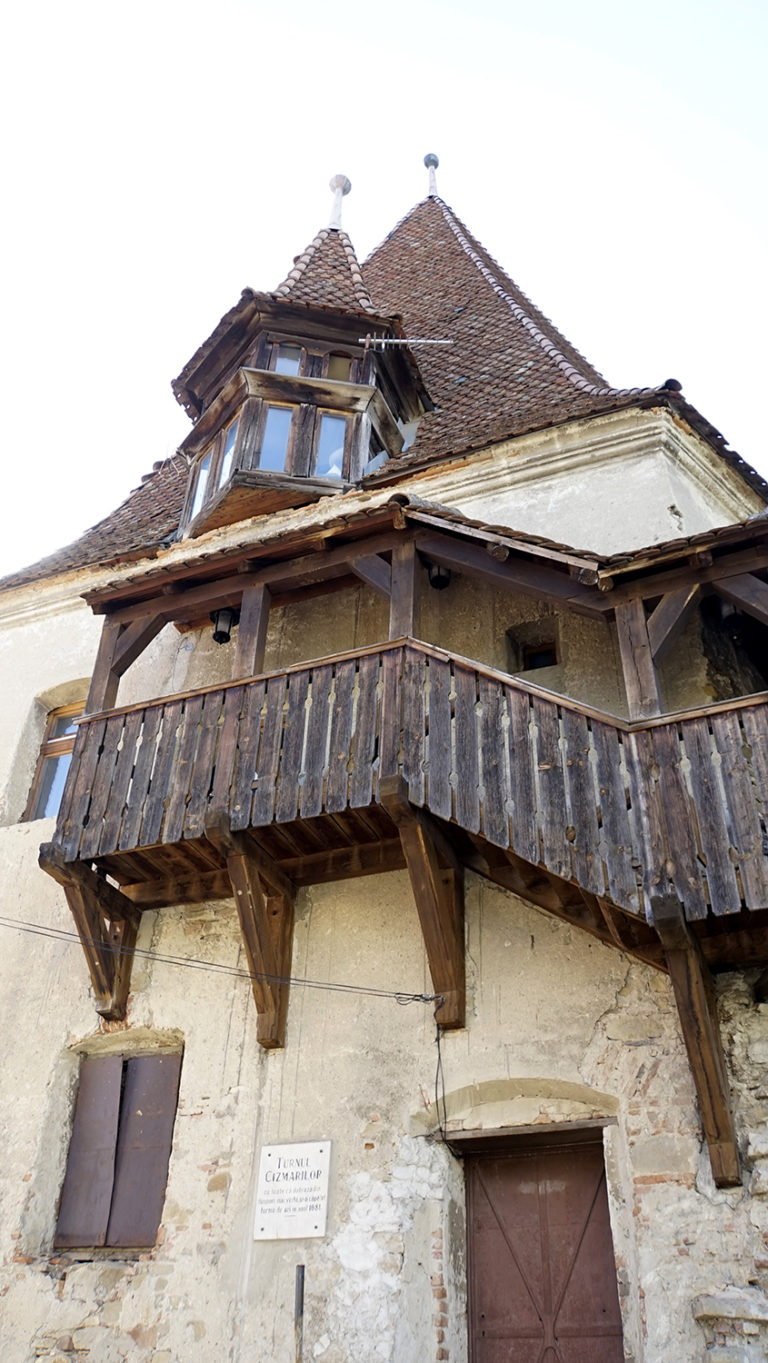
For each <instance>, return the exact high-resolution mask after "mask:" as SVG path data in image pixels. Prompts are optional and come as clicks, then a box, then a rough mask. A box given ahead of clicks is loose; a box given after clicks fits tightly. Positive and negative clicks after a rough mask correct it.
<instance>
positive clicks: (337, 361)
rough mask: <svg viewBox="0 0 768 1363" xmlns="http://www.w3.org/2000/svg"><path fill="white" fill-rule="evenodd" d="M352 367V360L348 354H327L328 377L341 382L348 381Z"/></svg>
mask: <svg viewBox="0 0 768 1363" xmlns="http://www.w3.org/2000/svg"><path fill="white" fill-rule="evenodd" d="M351 369H352V361H351V360H350V358H349V356H348V355H329V356H328V378H329V379H336V380H337V381H341V382H342V383H347V382H348V381H349V375H350V372H351Z"/></svg>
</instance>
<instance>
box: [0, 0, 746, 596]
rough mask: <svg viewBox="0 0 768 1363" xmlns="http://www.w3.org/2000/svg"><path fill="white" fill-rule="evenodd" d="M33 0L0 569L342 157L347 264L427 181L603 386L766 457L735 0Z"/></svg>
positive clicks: (296, 236) (10, 28)
mask: <svg viewBox="0 0 768 1363" xmlns="http://www.w3.org/2000/svg"><path fill="white" fill-rule="evenodd" d="M276 11H277V5H276V4H275V3H274V0H269V3H266V2H263V0H216V3H215V4H213V3H208V4H204V3H200V0H150V2H147V0H133V3H131V4H130V5H117V4H114V3H108V0H66V3H65V2H64V0H40V2H39V3H32V0H30V3H28V4H26V5H17V6H15V13H14V14H13V16H12V17H6V20H5V23H4V31H3V39H4V42H3V48H4V63H3V64H4V68H5V69H4V70H3V73H2V80H1V81H0V117H1V118H2V126H3V129H4V131H5V140H6V144H7V146H6V150H5V152H4V157H3V160H4V182H5V191H6V192H5V211H4V213H3V217H2V230H3V242H2V263H3V271H2V274H3V291H2V310H3V327H2V345H3V356H2V363H3V368H2V372H3V376H4V380H5V402H4V423H5V460H4V462H5V482H4V497H3V499H2V502H0V572H4V571H10V570H12V569H13V568H16V567H20V566H22V565H23V564H26V563H29V562H31V561H33V560H34V559H36V558H39V557H40V556H41V555H42V554H45V553H49V552H51V551H52V550H54V549H56V548H58V547H59V546H60V545H62V544H64V543H67V542H68V541H70V540H72V539H74V538H75V537H76V536H77V535H78V534H80V533H81V532H82V530H84V529H85V528H86V527H87V526H89V525H91V524H93V523H94V522H95V521H96V520H98V519H100V518H101V517H102V516H103V515H106V514H107V513H108V512H109V511H110V510H112V508H113V507H114V506H116V505H117V503H118V502H119V501H121V500H122V499H123V497H124V496H125V495H126V494H127V493H128V491H129V490H130V489H131V488H132V487H134V486H135V485H136V484H137V483H138V481H139V480H140V477H141V474H142V473H144V472H147V471H148V470H149V469H150V468H151V466H152V464H153V462H154V461H155V460H157V459H161V458H164V457H165V456H166V455H168V454H170V453H171V452H172V451H173V450H174V449H175V447H176V445H177V444H178V442H179V440H180V439H181V438H182V436H183V435H184V433H185V431H186V430H187V429H188V422H187V419H186V417H185V416H184V414H183V412H182V411H181V409H180V408H178V407H177V406H176V403H175V402H174V400H173V398H172V396H171V393H170V387H169V384H170V380H171V379H172V378H173V377H174V376H175V375H176V374H177V373H178V371H179V370H180V369H181V367H182V365H183V364H184V363H185V362H186V360H187V359H188V358H189V356H190V355H191V354H192V353H193V352H194V350H195V349H196V348H197V346H198V345H199V344H200V342H201V341H202V340H204V339H205V337H206V336H207V335H208V334H209V332H210V331H211V330H212V328H213V327H214V326H215V324H216V323H217V322H218V320H219V318H220V317H221V315H222V313H224V312H225V311H226V310H227V309H228V308H229V307H231V306H232V305H233V304H234V303H235V301H236V300H237V298H238V297H239V294H240V291H241V289H242V288H243V287H244V286H246V285H253V286H254V287H257V288H263V289H270V288H273V287H275V285H277V284H278V283H279V281H280V280H281V279H282V278H283V277H284V276H285V274H286V273H287V271H288V269H289V268H290V265H291V263H292V258H293V256H294V255H295V254H297V253H298V252H299V251H300V250H302V249H303V248H304V246H305V245H306V244H307V242H308V241H310V240H311V238H312V237H313V236H314V235H315V233H316V232H317V230H318V228H320V227H322V226H324V225H325V224H326V223H327V219H328V213H329V210H330V202H331V195H330V192H329V190H328V188H327V185H328V180H329V179H330V177H331V176H332V175H333V174H334V173H336V172H338V171H341V172H343V173H345V174H347V175H349V177H350V179H351V180H352V185H353V189H352V194H351V195H350V196H349V198H347V199H346V200H345V203H344V226H345V228H346V229H347V231H348V232H349V233H350V235H351V237H352V240H353V241H354V243H355V246H356V249H357V252H358V255H359V257H360V258H361V259H363V258H364V256H365V255H366V254H367V253H368V252H369V251H370V250H371V248H372V247H373V246H374V245H375V244H376V243H377V242H378V241H379V240H380V239H381V238H382V237H383V236H385V235H386V233H387V232H388V231H389V230H390V228H391V227H392V226H393V225H394V224H395V222H396V221H397V220H398V219H399V218H400V217H401V216H402V215H403V214H404V213H406V212H407V211H408V209H409V208H410V207H411V206H412V205H413V204H414V203H415V202H416V201H417V200H418V199H420V198H422V197H423V196H424V194H425V193H426V190H427V173H426V171H425V170H424V168H423V165H422V160H423V156H424V154H425V152H427V151H435V152H437V153H438V155H439V156H440V161H441V164H440V169H439V171H438V190H439V193H440V194H441V196H442V197H443V198H444V199H445V200H447V202H448V203H449V204H451V206H452V207H453V208H454V209H455V210H456V212H457V213H458V214H459V216H460V217H462V218H463V219H464V220H465V222H466V223H467V225H468V226H469V227H470V229H471V230H472V231H473V232H474V234H475V235H476V236H478V237H479V238H480V240H481V241H482V242H483V243H484V245H485V246H487V248H488V249H489V250H490V251H491V253H492V254H493V255H495V256H496V257H497V259H499V260H500V261H501V262H502V264H503V265H504V266H505V268H506V269H507V270H508V272H509V273H510V274H511V275H512V277H513V278H514V279H516V280H517V282H518V284H519V285H520V286H521V288H523V289H524V290H525V291H526V293H528V294H529V296H531V297H532V298H533V299H534V300H535V301H536V303H537V304H538V305H539V307H540V308H542V310H543V311H544V312H545V313H547V314H548V315H549V316H551V317H552V319H553V320H554V321H555V322H556V323H557V325H558V327H559V328H560V329H561V331H563V332H564V333H565V335H566V336H567V337H568V338H569V339H570V340H571V341H572V342H573V344H575V345H576V346H577V347H578V348H579V349H580V350H581V351H582V352H583V353H584V354H586V355H587V356H588V357H589V358H590V360H591V361H592V363H593V364H595V365H596V366H597V367H598V368H599V369H601V370H602V372H603V373H604V374H605V376H606V378H607V379H608V380H609V382H611V383H614V384H616V385H618V386H635V385H644V384H656V383H660V382H662V381H663V380H664V379H666V378H668V377H675V378H678V379H680V380H681V382H682V383H683V389H684V393H685V396H686V397H687V398H688V399H689V400H690V401H692V402H693V403H694V404H695V405H696V406H698V407H699V408H700V410H701V411H702V412H703V413H704V415H705V416H707V417H708V418H709V420H710V421H712V422H713V423H714V424H715V425H716V426H718V428H719V429H720V430H721V431H722V432H723V434H724V435H725V436H726V437H727V439H728V440H729V441H730V443H731V445H732V446H733V447H734V448H735V449H737V450H738V451H739V453H741V454H742V455H743V456H744V457H745V458H746V459H748V460H749V461H750V462H751V463H753V464H754V465H755V466H756V467H757V468H758V469H759V470H760V471H761V472H762V473H764V474H766V475H768V447H767V445H766V423H765V416H764V396H763V395H764V391H765V386H766V385H765V377H764V373H765V344H764V340H763V333H764V322H763V319H764V318H765V317H766V316H768V269H766V258H767V257H768V244H767V241H766V222H767V221H768V211H767V210H768V189H767V188H766V165H765V159H766V158H765V153H766V144H768V113H767V109H766V98H765V69H766V65H767V63H768V7H766V6H765V5H764V4H763V3H760V2H759V0H754V2H753V0H644V3H643V4H642V5H640V6H638V5H636V4H632V5H630V4H626V3H624V4H622V3H621V0H582V2H581V3H580V4H574V3H573V0H550V2H549V3H547V2H546V0H540V3H539V5H538V6H537V7H536V6H533V5H531V4H530V3H529V0H525V3H523V0H507V2H506V3H503V2H502V0H473V3H471V4H470V3H467V0H463V3H450V2H449V3H446V2H445V0H441V3H440V4H436V3H433V2H432V0H426V2H425V0H421V3H417V0H408V3H406V2H405V0H387V2H386V3H382V4H379V5H375V6H373V5H363V4H360V3H354V4H353V3H349V0H337V2H336V3H335V4H330V5H328V4H320V3H308V0H291V3H290V4H284V5H283V6H282V13H283V15H284V16H285V17H276Z"/></svg>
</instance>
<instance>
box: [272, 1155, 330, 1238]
mask: <svg viewBox="0 0 768 1363" xmlns="http://www.w3.org/2000/svg"><path fill="white" fill-rule="evenodd" d="M330 1162H331V1142H330V1141H302V1142H300V1143H299V1144H295V1145H265V1146H263V1147H262V1151H261V1159H260V1161H259V1187H258V1192H257V1194H256V1217H255V1220H254V1226H253V1238H254V1240H304V1239H309V1238H310V1237H311V1236H319V1235H325V1221H326V1215H327V1212H328V1173H329V1170H330Z"/></svg>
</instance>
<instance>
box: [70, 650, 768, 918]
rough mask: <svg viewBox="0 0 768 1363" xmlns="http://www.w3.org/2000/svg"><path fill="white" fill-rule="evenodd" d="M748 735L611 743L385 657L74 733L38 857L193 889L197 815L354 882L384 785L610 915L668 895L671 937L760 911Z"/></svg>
mask: <svg viewBox="0 0 768 1363" xmlns="http://www.w3.org/2000/svg"><path fill="white" fill-rule="evenodd" d="M767 717H768V704H766V702H765V700H760V699H756V700H754V701H753V702H751V703H750V704H749V705H745V703H744V702H743V701H739V702H735V703H734V706H733V708H732V709H731V710H728V709H727V707H724V706H723V705H722V704H720V705H718V706H717V707H716V709H714V710H713V711H712V713H710V714H709V715H707V716H704V717H702V715H701V714H689V715H683V716H677V717H674V718H671V719H669V720H668V721H664V722H660V721H659V720H658V719H654V720H653V721H652V722H650V723H648V724H647V725H646V724H645V723H643V724H635V725H631V726H630V725H627V724H626V723H622V722H621V721H618V720H616V721H612V720H611V719H610V717H608V716H603V717H602V718H599V719H598V718H597V717H596V715H595V712H594V711H591V710H589V709H588V707H585V706H579V705H578V704H577V703H575V702H570V701H567V700H565V699H562V698H558V697H547V696H546V694H543V693H542V692H541V689H540V688H535V687H530V686H527V685H525V684H524V683H522V682H520V683H518V682H516V681H515V680H514V679H512V678H510V677H507V676H504V675H503V674H499V673H494V672H493V671H492V669H489V668H483V667H481V666H479V665H475V664H473V663H471V662H470V661H469V660H466V659H461V658H457V657H453V656H450V655H446V654H441V653H440V652H439V650H435V649H433V648H430V647H429V646H428V645H422V644H419V643H418V642H417V641H414V640H409V641H407V642H404V641H394V642H392V643H390V644H384V645H381V646H378V647H376V648H369V649H361V650H358V651H356V652H355V653H354V654H345V655H343V656H340V657H338V658H327V659H322V660H320V661H319V662H317V663H312V664H307V665H306V666H305V667H300V666H293V667H290V668H288V669H286V670H285V671H283V672H280V673H276V674H273V675H271V676H269V677H267V678H264V677H260V678H255V679H254V680H253V681H245V682H244V681H242V680H239V681H238V682H236V683H229V684H226V685H223V686H220V687H206V688H204V689H203V690H201V691H199V692H194V693H191V694H189V695H187V696H180V697H172V698H168V699H167V700H159V701H153V702H151V703H149V704H144V705H137V706H134V707H124V708H122V709H120V710H117V711H113V712H110V713H108V714H106V715H104V714H102V715H96V716H94V717H93V718H90V719H86V720H84V721H83V722H82V723H81V725H80V729H79V733H78V736H77V739H76V742H75V748H74V754H73V759H72V767H71V770H70V776H69V779H68V782H67V786H66V790H65V794H64V800H63V802H62V809H61V814H60V818H59V822H58V824H57V831H56V841H57V842H58V844H59V845H60V846H61V848H62V850H63V852H64V855H65V857H66V859H67V860H69V861H76V860H78V859H82V860H93V859H94V858H98V859H99V861H100V862H101V864H102V866H103V867H104V868H105V869H107V871H108V873H109V874H110V875H117V878H118V879H119V880H121V881H122V882H124V883H129V881H131V880H133V879H135V880H138V879H140V878H141V877H142V875H143V876H144V878H146V879H152V878H153V877H154V878H155V879H161V878H163V877H164V878H166V879H168V880H169V881H170V880H172V879H173V878H174V877H176V878H179V877H181V876H183V875H184V874H187V875H188V874H190V873H191V872H192V871H194V870H195V869H196V870H197V871H198V872H199V873H200V874H203V873H205V872H207V871H215V870H216V868H217V866H218V865H219V862H218V861H217V854H216V852H215V850H214V849H213V848H212V847H211V846H210V845H208V844H207V842H206V840H205V837H204V824H205V816H206V813H207V811H208V809H209V808H210V807H211V806H215V807H216V808H220V809H222V810H224V811H226V812H227V813H228V814H229V817H230V820H231V824H232V827H233V828H235V829H245V828H248V827H252V828H253V829H254V830H256V833H257V835H258V837H259V840H260V841H261V843H262V846H263V847H264V849H265V851H266V852H267V853H268V854H269V855H270V856H272V857H273V858H274V859H275V860H276V861H278V862H280V863H282V864H288V863H290V864H291V865H293V866H294V867H295V868H297V874H300V875H301V876H302V878H303V879H304V882H305V883H308V878H311V875H312V874H314V873H317V874H321V875H323V876H326V877H328V878H330V877H331V876H332V875H333V874H334V873H335V871H336V870H338V868H339V867H347V868H351V870H354V867H355V866H356V865H359V867H360V873H361V874H365V873H367V872H369V871H371V870H373V869H376V868H377V867H379V866H383V867H386V866H392V865H396V864H399V862H398V860H397V857H396V855H395V853H394V852H393V850H392V847H390V845H389V844H390V843H391V844H392V845H393V846H395V844H396V839H395V838H394V833H393V826H392V824H391V821H390V819H389V816H388V815H387V814H386V813H385V812H384V810H383V809H381V807H380V806H379V805H378V803H377V796H378V783H379V780H380V779H381V777H382V776H384V775H387V774H389V775H392V774H398V773H401V774H402V775H403V776H404V777H405V779H406V781H407V782H408V786H409V798H410V799H411V801H412V803H414V804H417V805H422V806H423V807H424V809H425V810H428V811H429V812H431V813H432V814H433V815H436V816H437V817H439V818H441V819H443V820H451V819H452V820H453V821H454V822H455V823H457V824H459V825H461V827H463V828H464V829H465V830H466V832H467V833H468V834H478V833H479V834H481V835H482V837H483V838H484V839H485V840H486V841H487V842H490V843H493V844H494V845H496V846H497V847H500V848H502V849H504V850H506V849H509V850H510V851H512V852H513V853H514V854H515V855H516V856H517V857H519V858H521V859H522V861H524V862H527V863H529V864H530V865H533V866H537V865H538V866H539V867H540V868H541V869H542V872H547V873H549V874H551V875H554V876H557V877H559V878H560V879H562V880H564V881H570V882H571V883H572V884H576V885H578V886H579V887H580V888H581V889H582V890H584V891H587V892H588V893H589V894H591V895H596V896H598V897H600V898H603V899H604V900H607V901H609V902H610V903H613V904H615V905H617V906H619V907H620V908H622V909H624V910H625V911H626V912H629V913H633V914H635V915H640V916H643V903H644V901H645V900H646V898H649V897H650V896H651V895H657V894H660V893H661V894H664V893H669V892H670V891H671V890H672V889H674V891H675V893H676V894H677V895H678V897H679V898H680V900H681V901H682V903H683V904H684V906H685V913H686V916H687V917H688V918H689V919H690V920H702V919H703V918H704V917H705V916H707V915H708V914H710V913H711V914H715V915H726V916H732V915H734V914H737V913H740V912H741V911H742V909H743V908H746V909H754V910H761V909H765V908H768V857H766V853H765V850H764V845H765V838H766V834H768V825H767V823H766V820H767V819H768V808H767V807H766V806H767V805H768V723H767V722H766V721H767ZM377 844H381V845H382V846H383V845H384V844H387V848H386V854H385V853H381V855H379V853H377V852H376V847H377ZM366 849H367V850H366Z"/></svg>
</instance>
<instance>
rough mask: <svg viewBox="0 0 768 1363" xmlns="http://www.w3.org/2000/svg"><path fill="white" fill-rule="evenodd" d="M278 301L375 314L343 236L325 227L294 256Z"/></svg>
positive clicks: (351, 247)
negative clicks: (281, 299)
mask: <svg viewBox="0 0 768 1363" xmlns="http://www.w3.org/2000/svg"><path fill="white" fill-rule="evenodd" d="M275 296H276V297H278V298H290V299H291V301H292V302H293V303H314V304H318V305H320V306H322V307H334V308H343V309H345V310H348V311H350V312H366V313H375V312H376V309H375V307H374V306H373V302H372V300H371V295H370V294H369V292H368V290H367V288H366V286H365V283H364V280H363V274H362V270H361V269H360V265H359V263H358V259H357V256H356V255H355V248H354V246H353V245H352V242H351V241H350V239H349V237H348V236H347V234H346V232H344V231H343V230H342V229H341V228H340V227H324V228H323V229H322V230H321V231H320V232H318V234H317V236H316V237H315V239H314V241H312V242H310V244H309V246H308V247H307V249H306V251H302V253H301V255H299V256H296V259H295V260H294V262H293V269H292V270H291V271H290V272H289V273H288V275H287V277H286V278H285V279H284V280H283V282H282V284H279V285H278V287H277V288H276V289H275Z"/></svg>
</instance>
